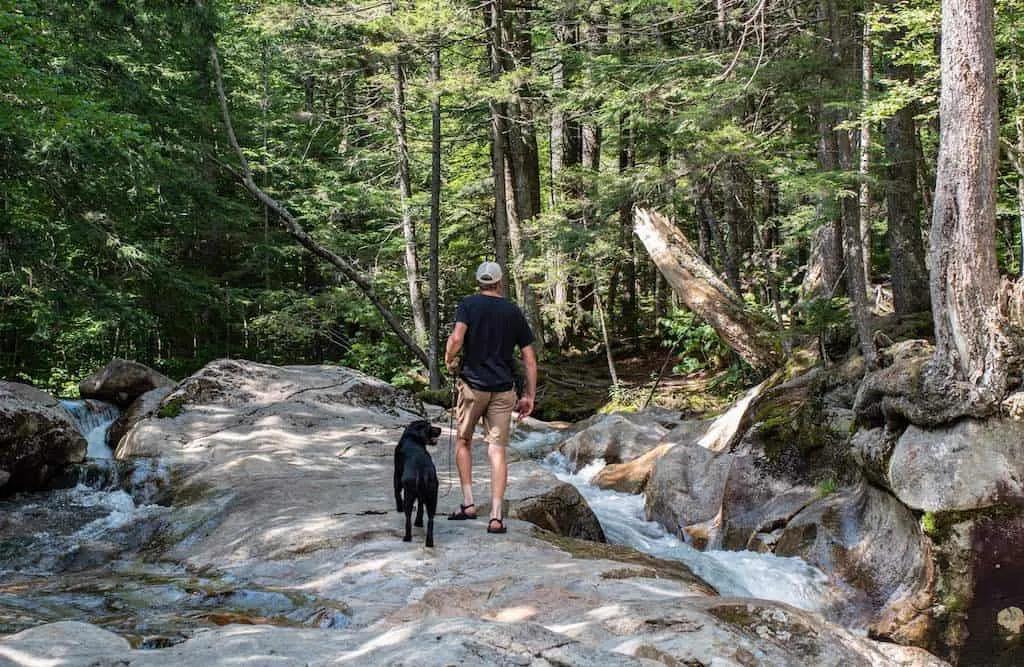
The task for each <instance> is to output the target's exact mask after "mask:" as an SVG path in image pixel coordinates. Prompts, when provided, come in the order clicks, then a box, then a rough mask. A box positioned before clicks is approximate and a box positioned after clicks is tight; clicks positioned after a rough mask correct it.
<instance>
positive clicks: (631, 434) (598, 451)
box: [558, 414, 668, 470]
mask: <svg viewBox="0 0 1024 667" xmlns="http://www.w3.org/2000/svg"><path fill="white" fill-rule="evenodd" d="M667 432H668V431H667V429H665V428H664V427H663V426H661V425H660V424H649V423H648V424H644V423H640V424H638V423H636V422H634V421H633V420H632V419H630V418H629V417H626V416H624V415H623V414H612V415H607V416H604V417H603V418H601V419H599V420H596V421H594V422H593V423H591V424H590V426H588V427H587V428H585V429H584V430H582V431H580V432H579V433H576V434H575V435H572V436H570V437H569V438H567V439H566V440H565V441H564V442H563V443H562V445H561V446H560V447H559V448H558V449H559V451H560V452H561V453H562V455H563V456H565V457H566V458H567V459H568V460H569V461H570V462H571V463H572V465H573V466H574V468H575V469H576V470H578V469H580V468H582V467H583V466H585V465H587V464H588V463H590V462H591V461H594V460H595V459H604V461H605V463H622V462H623V461H631V460H632V459H635V458H636V457H638V456H641V455H643V454H645V453H647V452H648V451H650V450H651V449H653V448H654V447H655V446H657V444H658V442H660V441H661V439H662V438H663V437H664V436H665V433H667Z"/></svg>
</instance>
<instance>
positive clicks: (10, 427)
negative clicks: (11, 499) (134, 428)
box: [0, 381, 88, 493]
mask: <svg viewBox="0 0 1024 667" xmlns="http://www.w3.org/2000/svg"><path fill="white" fill-rule="evenodd" d="M87 448H88V444H87V443H86V441H85V438H84V437H83V436H82V434H81V433H79V432H78V428H77V427H76V426H75V423H74V421H73V420H72V418H71V415H70V414H69V413H68V411H67V410H65V409H64V407H63V406H61V404H60V402H59V401H58V400H57V399H56V398H54V397H53V396H50V395H49V394H47V393H46V392H44V391H41V390H39V389H36V388H35V387H32V386H29V385H26V384H20V383H17V382H3V381H0V493H12V492H14V491H31V490H35V489H39V488H42V487H43V486H44V485H45V484H46V482H47V481H48V480H49V479H50V478H51V477H53V475H54V474H55V473H56V472H57V471H58V470H60V469H61V468H62V467H64V466H65V465H67V464H68V463H78V462H81V461H83V460H84V459H85V454H86V450H87Z"/></svg>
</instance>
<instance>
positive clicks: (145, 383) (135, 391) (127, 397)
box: [78, 359, 177, 408]
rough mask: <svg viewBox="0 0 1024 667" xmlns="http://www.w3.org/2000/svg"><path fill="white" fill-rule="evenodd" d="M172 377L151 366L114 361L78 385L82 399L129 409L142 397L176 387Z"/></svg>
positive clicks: (126, 361) (133, 362)
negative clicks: (158, 388)
mask: <svg viewBox="0 0 1024 667" xmlns="http://www.w3.org/2000/svg"><path fill="white" fill-rule="evenodd" d="M176 384H177V383H176V382H175V381H174V380H172V379H171V378H169V377H167V376H166V375H163V374H162V373H159V372H157V371H155V370H153V369H152V368H149V367H148V366H145V365H143V364H140V363H138V362H136V361H129V360H127V359H113V360H111V362H110V363H109V364H107V365H106V366H104V367H103V368H101V369H100V370H98V371H96V372H95V373H93V374H92V375H90V376H89V377H87V378H85V379H84V380H82V381H81V382H79V383H78V393H79V394H80V395H81V396H82V398H95V399H97V400H100V401H104V402H106V403H113V404H114V405H116V406H118V407H120V408H127V407H128V406H129V405H131V404H132V403H134V402H135V399H137V398H138V397H139V396H142V395H143V394H145V393H146V392H147V391H151V390H153V389H156V388H157V387H174V386H175V385H176Z"/></svg>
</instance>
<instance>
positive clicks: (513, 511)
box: [508, 483, 605, 542]
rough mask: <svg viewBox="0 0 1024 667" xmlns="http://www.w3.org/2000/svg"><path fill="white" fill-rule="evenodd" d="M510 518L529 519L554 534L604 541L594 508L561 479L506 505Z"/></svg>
mask: <svg viewBox="0 0 1024 667" xmlns="http://www.w3.org/2000/svg"><path fill="white" fill-rule="evenodd" d="M508 516H510V517H511V518H513V519H521V520H523V521H529V522H530V523H532V524H533V525H535V526H539V527H540V528H543V529H545V530H549V531H551V532H553V533H555V534H556V535H563V536H565V537H574V538H577V539H581V540H590V541H592V542H604V541H605V537H604V531H603V530H602V529H601V522H600V521H598V520H597V516H596V515H595V514H594V510H592V509H590V505H588V504H587V501H586V500H585V499H584V498H583V496H581V495H580V492H579V491H577V490H576V487H575V486H573V485H572V484H566V483H561V484H558V485H557V486H555V488H553V489H551V490H550V491H546V492H544V493H541V494H539V495H536V496H529V497H526V498H522V499H520V500H517V501H516V502H515V503H513V504H512V506H511V508H510V509H509V513H508Z"/></svg>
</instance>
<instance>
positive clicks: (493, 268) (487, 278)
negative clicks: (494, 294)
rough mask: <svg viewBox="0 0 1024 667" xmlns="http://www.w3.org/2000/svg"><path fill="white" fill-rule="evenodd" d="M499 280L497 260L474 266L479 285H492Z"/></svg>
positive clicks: (499, 266)
mask: <svg viewBox="0 0 1024 667" xmlns="http://www.w3.org/2000/svg"><path fill="white" fill-rule="evenodd" d="M499 280H501V265H500V264H498V263H497V262H484V263H483V264H481V265H480V266H478V267H477V268H476V281H477V282H478V283H480V284H481V285H493V284H494V283H496V282H498V281H499Z"/></svg>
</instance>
